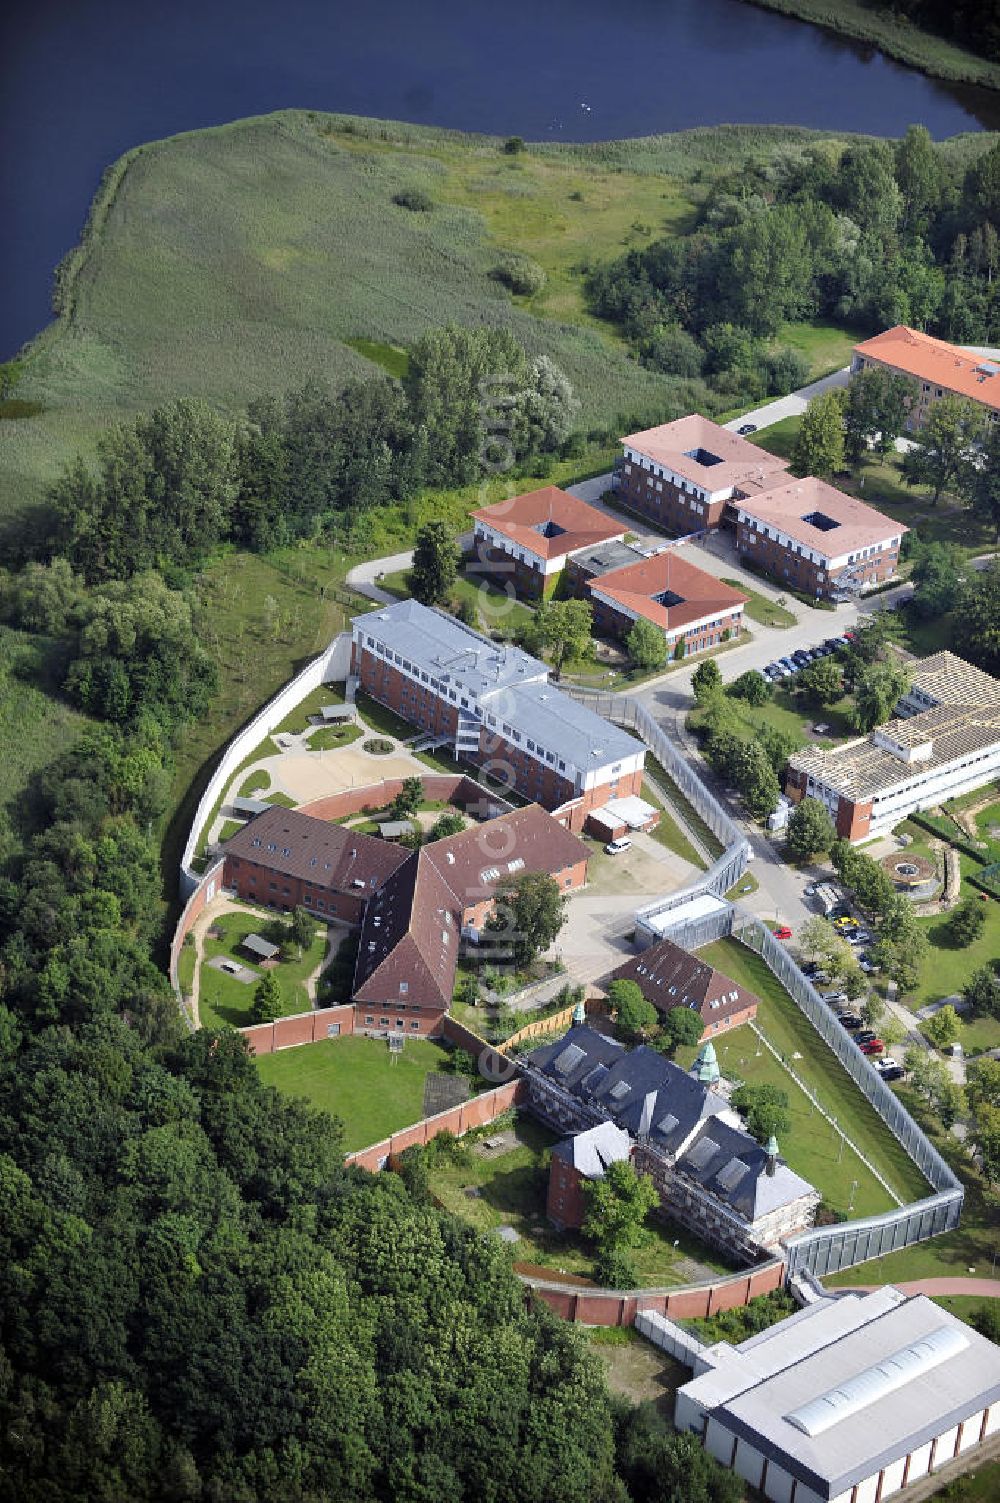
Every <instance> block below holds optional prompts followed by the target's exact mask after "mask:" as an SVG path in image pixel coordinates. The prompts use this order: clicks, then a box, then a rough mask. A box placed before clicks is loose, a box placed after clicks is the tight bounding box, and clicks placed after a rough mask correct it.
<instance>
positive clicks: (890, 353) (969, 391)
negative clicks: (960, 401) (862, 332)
mask: <svg viewBox="0 0 1000 1503" xmlns="http://www.w3.org/2000/svg"><path fill="white" fill-rule="evenodd" d="M854 353H855V354H856V355H862V356H864V357H866V358H867V359H869V360H877V361H878V362H879V364H880V365H887V366H891V367H892V369H893V370H897V371H901V372H902V373H903V374H904V375H907V376H913V377H914V379H915V380H917V381H927V382H930V383H931V384H932V385H933V386H940V387H941V389H942V391H947V392H951V393H952V394H954V395H956V396H960V397H968V398H969V400H970V401H973V402H981V403H982V405H983V406H984V407H992V408H995V409H998V410H1000V370H998V369H997V363H996V362H995V361H990V360H984V359H983V358H982V356H980V355H970V354H969V353H968V351H967V350H962V349H959V347H958V345H954V344H948V343H947V342H946V341H945V340H943V339H933V338H932V337H931V335H930V334H921V333H920V331H919V330H917V329H908V328H907V327H906V325H905V324H897V325H896V327H895V328H894V329H886V330H885V332H884V333H882V334H876V335H875V337H874V339H866V340H865V342H864V343H863V344H856V345H855V346H854ZM990 372H993V373H992V374H990Z"/></svg>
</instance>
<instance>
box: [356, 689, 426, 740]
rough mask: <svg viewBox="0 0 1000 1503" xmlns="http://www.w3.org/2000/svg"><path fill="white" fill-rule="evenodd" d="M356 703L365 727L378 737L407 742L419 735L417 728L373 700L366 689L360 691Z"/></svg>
mask: <svg viewBox="0 0 1000 1503" xmlns="http://www.w3.org/2000/svg"><path fill="white" fill-rule="evenodd" d="M354 702H355V704H356V705H357V707H358V714H359V715H360V716H361V719H362V720H363V721H364V723H365V726H366V727H367V728H368V729H369V730H370V731H373V732H374V733H375V734H376V735H378V736H392V737H394V738H395V739H397V740H402V741H406V740H408V739H409V738H410V737H411V736H415V735H416V734H417V729H418V728H417V726H415V725H411V724H410V722H409V721H408V720H404V719H403V717H402V715H397V714H396V712H395V710H390V709H389V707H388V705H383V704H380V703H379V701H378V700H377V699H372V697H371V695H370V694H368V693H367V692H366V691H365V690H364V689H359V690H358V692H357V694H356V695H355V699H354Z"/></svg>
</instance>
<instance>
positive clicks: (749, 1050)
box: [677, 951, 903, 1216]
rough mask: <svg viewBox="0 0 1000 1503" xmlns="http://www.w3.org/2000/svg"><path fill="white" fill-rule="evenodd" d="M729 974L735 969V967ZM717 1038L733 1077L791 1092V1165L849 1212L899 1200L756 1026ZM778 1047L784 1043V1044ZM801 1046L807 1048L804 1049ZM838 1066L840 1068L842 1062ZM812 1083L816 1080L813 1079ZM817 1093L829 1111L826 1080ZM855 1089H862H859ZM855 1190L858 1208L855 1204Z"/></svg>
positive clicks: (784, 1145)
mask: <svg viewBox="0 0 1000 1503" xmlns="http://www.w3.org/2000/svg"><path fill="white" fill-rule="evenodd" d="M701 953H702V956H703V958H706V959H707V958H709V957H708V956H707V955H706V952H704V951H702V952H701ZM713 964H716V965H718V964H719V962H718V961H717V960H716V961H713ZM729 974H732V972H731V970H730V972H729ZM733 979H734V980H738V979H739V978H738V977H734V978H733ZM765 1011H766V1009H765V1008H762V1009H761V1012H760V1013H758V1016H757V1021H758V1024H759V1026H760V1028H761V1030H762V1031H763V1032H764V1033H765V1034H766V1035H767V1037H768V1038H769V1039H772V1041H773V1042H776V1041H775V1040H774V1039H773V1035H772V1027H771V1024H770V1020H769V1019H768V1018H767V1017H766V1016H764V1014H765ZM762 1018H763V1021H762ZM714 1043H715V1048H716V1052H717V1054H718V1056H719V1068H720V1069H721V1070H722V1073H723V1075H725V1076H726V1077H727V1078H729V1079H736V1080H746V1081H749V1082H750V1083H751V1084H752V1085H773V1086H777V1087H778V1089H779V1090H782V1091H785V1092H786V1093H787V1095H788V1115H789V1118H790V1121H791V1128H790V1130H789V1132H787V1133H786V1134H785V1135H784V1137H782V1138H780V1139H779V1146H780V1148H781V1155H782V1157H783V1158H784V1159H785V1160H786V1162H787V1163H788V1165H789V1168H791V1169H794V1170H795V1173H796V1174H801V1175H802V1177H803V1179H807V1180H808V1181H809V1183H810V1184H812V1185H815V1186H816V1189H817V1190H818V1191H819V1192H820V1194H821V1195H822V1197H823V1199H824V1201H825V1202H826V1204H827V1205H829V1206H831V1207H832V1208H833V1209H834V1210H836V1211H840V1212H842V1214H843V1215H845V1216H847V1215H853V1216H874V1215H876V1214H877V1213H878V1212H880V1211H891V1210H892V1208H893V1206H894V1204H895V1202H894V1201H893V1199H892V1197H891V1196H890V1195H888V1194H887V1193H886V1191H885V1190H884V1189H883V1188H882V1186H881V1185H880V1184H879V1182H878V1180H877V1179H876V1178H875V1176H874V1175H873V1174H872V1172H871V1170H869V1169H868V1168H866V1166H865V1165H864V1164H863V1163H862V1162H861V1160H860V1159H859V1158H858V1156H857V1154H855V1153H852V1152H851V1150H850V1148H848V1147H846V1146H845V1147H843V1148H842V1147H841V1140H840V1137H839V1135H838V1133H837V1132H836V1131H835V1130H834V1128H833V1127H832V1126H831V1124H830V1123H829V1122H827V1121H826V1119H825V1118H824V1117H822V1116H820V1114H819V1112H818V1111H817V1110H816V1108H815V1107H814V1106H813V1104H812V1102H811V1101H810V1100H809V1098H808V1096H806V1095H805V1094H804V1093H803V1092H802V1091H801V1090H800V1088H799V1087H798V1086H797V1085H796V1083H795V1081H794V1080H792V1078H791V1076H790V1075H789V1074H788V1072H787V1070H783V1069H782V1067H781V1065H780V1064H779V1062H778V1061H777V1060H776V1059H775V1058H774V1056H773V1054H771V1053H769V1052H768V1050H767V1049H765V1048H764V1046H763V1045H762V1044H761V1042H760V1040H759V1039H758V1038H757V1036H756V1034H755V1033H754V1032H753V1030H752V1029H751V1028H748V1027H747V1026H745V1025H744V1026H743V1027H741V1028H733V1029H731V1030H730V1031H729V1032H728V1033H724V1034H720V1035H719V1037H718V1038H717V1039H716V1040H714ZM777 1047H779V1048H780V1045H777ZM794 1052H795V1051H794V1050H789V1051H788V1060H789V1063H790V1064H791V1066H792V1068H793V1069H794V1070H795V1071H796V1073H797V1074H799V1075H801V1076H802V1078H803V1079H807V1078H808V1072H807V1070H806V1068H805V1066H806V1060H805V1058H803V1059H793V1058H792V1054H793V1053H794ZM799 1052H801V1053H803V1054H804V1051H799ZM827 1052H828V1051H827ZM696 1053H697V1049H694V1048H691V1049H684V1050H678V1052H677V1063H678V1064H680V1065H683V1066H684V1067H685V1068H687V1067H688V1066H690V1064H691V1062H692V1061H693V1059H694V1056H695V1054H696ZM831 1058H832V1056H831ZM837 1068H838V1070H839V1069H840V1067H839V1065H838V1066H837ZM812 1083H813V1082H812V1081H811V1080H810V1084H811V1085H812ZM825 1083H826V1082H825V1080H824V1084H825ZM852 1090H853V1087H852ZM816 1094H817V1096H818V1097H819V1099H820V1100H821V1101H823V1104H824V1106H826V1108H827V1110H828V1111H829V1110H830V1104H829V1102H827V1101H826V1100H824V1093H823V1088H822V1086H820V1087H819V1088H818V1089H817V1091H816ZM854 1094H855V1095H857V1092H856V1091H855V1092H854ZM840 1120H841V1121H842V1123H843V1126H844V1130H845V1132H846V1133H847V1135H848V1137H849V1138H851V1139H852V1141H856V1140H855V1134H854V1126H853V1122H852V1121H851V1120H850V1119H849V1118H841V1119H840ZM876 1162H877V1161H876ZM879 1167H880V1168H881V1167H882V1166H881V1165H880V1166H879ZM883 1172H885V1171H884V1170H883ZM886 1177H887V1179H888V1180H889V1183H890V1184H893V1183H894V1181H893V1178H892V1176H891V1175H889V1174H887V1175H886ZM897 1193H898V1194H900V1195H902V1193H903V1191H902V1189H899V1190H898V1191H897ZM852 1196H853V1211H852V1210H851V1204H852Z"/></svg>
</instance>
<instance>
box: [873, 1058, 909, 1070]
mask: <svg viewBox="0 0 1000 1503" xmlns="http://www.w3.org/2000/svg"><path fill="white" fill-rule="evenodd" d="M875 1068H876V1070H901V1069H902V1068H903V1067H902V1065H901V1064H900V1063H899V1060H898V1059H893V1057H892V1055H891V1054H883V1055H882V1058H881V1059H879V1060H876V1062H875Z"/></svg>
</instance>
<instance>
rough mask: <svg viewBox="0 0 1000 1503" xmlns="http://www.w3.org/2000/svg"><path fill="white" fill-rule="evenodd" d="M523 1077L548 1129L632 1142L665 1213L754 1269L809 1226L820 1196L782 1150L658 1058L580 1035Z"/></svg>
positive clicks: (538, 1056)
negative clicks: (604, 1129) (607, 1131)
mask: <svg viewBox="0 0 1000 1503" xmlns="http://www.w3.org/2000/svg"><path fill="white" fill-rule="evenodd" d="M522 1071H523V1073H524V1075H525V1077H526V1079H527V1081H528V1090H529V1097H528V1102H529V1106H530V1108H531V1110H532V1111H534V1112H535V1113H536V1115H537V1116H539V1117H540V1118H541V1119H542V1120H543V1121H545V1122H546V1123H548V1125H549V1126H550V1127H553V1128H555V1129H556V1130H557V1131H563V1132H571V1133H574V1134H575V1133H579V1132H586V1131H588V1130H589V1129H591V1128H593V1127H596V1126H598V1125H600V1124H601V1123H604V1122H613V1123H614V1124H615V1126H616V1127H619V1128H621V1129H622V1130H623V1131H624V1132H627V1133H628V1135H629V1137H630V1139H631V1140H632V1142H633V1143H634V1145H635V1150H634V1159H635V1164H636V1168H637V1169H639V1170H640V1171H641V1172H642V1173H648V1174H650V1175H652V1178H653V1181H654V1183H655V1184H656V1187H657V1190H658V1192H659V1195H660V1202H661V1204H662V1206H663V1208H664V1210H665V1211H667V1212H668V1213H669V1214H670V1215H671V1216H673V1217H675V1218H676V1219H677V1220H679V1221H681V1222H683V1223H684V1224H685V1225H687V1226H689V1227H691V1228H692V1229H693V1230H694V1231H696V1232H697V1234H698V1235H699V1236H700V1237H702V1238H703V1239H704V1240H705V1241H707V1242H710V1243H712V1244H713V1245H715V1246H717V1247H720V1248H722V1249H724V1250H725V1251H726V1252H728V1253H730V1254H732V1255H734V1256H737V1257H743V1258H747V1259H751V1260H752V1259H754V1258H757V1257H759V1256H760V1253H761V1251H762V1249H766V1248H772V1247H774V1246H775V1245H776V1244H777V1243H778V1242H780V1241H781V1240H782V1239H783V1238H784V1237H788V1236H791V1235H793V1234H794V1233H795V1232H799V1231H804V1230H805V1229H806V1228H807V1227H809V1226H810V1225H811V1224H812V1221H813V1218H814V1216H815V1212H816V1206H817V1205H818V1203H819V1195H818V1193H817V1191H816V1190H815V1189H814V1188H813V1186H812V1185H810V1184H809V1183H808V1182H807V1181H806V1180H804V1179H802V1178H801V1177H800V1176H799V1175H797V1174H795V1173H793V1171H792V1170H791V1169H789V1168H788V1166H787V1164H785V1163H784V1162H783V1160H782V1159H781V1158H780V1156H779V1154H778V1152H777V1145H776V1144H772V1145H769V1146H768V1148H762V1147H761V1145H760V1144H759V1143H757V1141H756V1140H755V1139H754V1138H752V1137H751V1136H750V1134H749V1133H747V1132H746V1131H745V1130H744V1128H743V1125H742V1122H741V1120H740V1118H739V1116H738V1115H737V1113H736V1112H735V1111H733V1110H732V1108H731V1107H730V1106H729V1104H728V1102H727V1101H726V1099H725V1097H724V1096H723V1095H722V1094H721V1093H720V1092H719V1091H717V1090H713V1089H712V1088H711V1087H709V1086H707V1085H705V1084H703V1083H702V1082H701V1081H700V1080H698V1079H696V1078H695V1076H694V1075H693V1074H689V1073H687V1072H686V1071H684V1070H682V1069H681V1068H680V1067H679V1066H678V1065H676V1064H674V1063H673V1062H672V1061H671V1060H668V1059H665V1058H664V1057H663V1055H662V1054H659V1053H658V1052H657V1051H656V1050H655V1049H650V1048H648V1047H647V1046H643V1047H641V1048H638V1049H632V1050H627V1049H625V1048H623V1047H622V1045H621V1044H619V1043H617V1042H616V1041H614V1040H613V1039H608V1038H606V1037H605V1036H604V1035H603V1034H600V1033H598V1032H597V1031H596V1030H595V1029H593V1028H590V1027H588V1026H586V1025H584V1026H578V1027H573V1028H571V1029H570V1030H569V1032H568V1033H566V1034H565V1035H564V1036H563V1037H562V1038H561V1039H558V1040H557V1041H556V1042H555V1043H552V1044H544V1045H542V1047H541V1048H539V1049H535V1050H533V1051H532V1053H531V1054H529V1055H527V1056H526V1058H525V1059H524V1060H523V1061H522ZM550 1172H551V1171H550Z"/></svg>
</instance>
